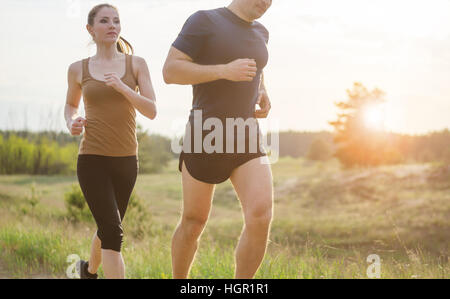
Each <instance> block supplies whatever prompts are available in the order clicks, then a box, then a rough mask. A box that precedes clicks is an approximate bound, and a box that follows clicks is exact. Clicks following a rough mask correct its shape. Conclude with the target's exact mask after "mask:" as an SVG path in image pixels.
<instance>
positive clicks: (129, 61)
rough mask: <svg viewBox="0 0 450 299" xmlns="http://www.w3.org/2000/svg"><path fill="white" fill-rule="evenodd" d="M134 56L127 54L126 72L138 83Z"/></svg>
mask: <svg viewBox="0 0 450 299" xmlns="http://www.w3.org/2000/svg"><path fill="white" fill-rule="evenodd" d="M132 56H133V55H129V54H125V59H126V68H127V69H126V72H127V74H128V76H130V77H131V78H132V79H133V80H134V82H135V83H136V84H137V79H136V76H135V75H134V71H133V65H132Z"/></svg>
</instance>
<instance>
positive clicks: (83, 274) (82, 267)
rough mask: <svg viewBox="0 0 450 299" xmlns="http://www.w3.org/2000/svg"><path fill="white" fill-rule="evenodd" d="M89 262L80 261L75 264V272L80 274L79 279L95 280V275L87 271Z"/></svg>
mask: <svg viewBox="0 0 450 299" xmlns="http://www.w3.org/2000/svg"><path fill="white" fill-rule="evenodd" d="M88 267H89V262H86V261H83V260H80V261H79V262H78V263H77V271H78V274H80V279H97V273H95V274H91V273H89V271H88Z"/></svg>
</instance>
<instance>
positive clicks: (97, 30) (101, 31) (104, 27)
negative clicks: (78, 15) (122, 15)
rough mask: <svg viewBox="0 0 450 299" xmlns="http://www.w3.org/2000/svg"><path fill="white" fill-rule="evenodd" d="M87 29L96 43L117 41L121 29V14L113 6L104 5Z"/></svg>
mask: <svg viewBox="0 0 450 299" xmlns="http://www.w3.org/2000/svg"><path fill="white" fill-rule="evenodd" d="M87 29H88V31H89V33H90V34H91V35H92V38H93V39H94V41H95V42H96V43H106V44H109V43H116V42H117V41H118V39H119V36H120V30H121V27H120V19H119V14H118V13H117V11H116V10H115V9H114V8H112V7H102V8H101V9H100V10H99V11H98V12H97V15H96V16H95V17H94V24H93V26H91V25H89V24H88V25H87Z"/></svg>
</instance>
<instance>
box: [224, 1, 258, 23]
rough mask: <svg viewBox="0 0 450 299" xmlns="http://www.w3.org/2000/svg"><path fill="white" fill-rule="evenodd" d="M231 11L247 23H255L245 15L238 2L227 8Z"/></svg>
mask: <svg viewBox="0 0 450 299" xmlns="http://www.w3.org/2000/svg"><path fill="white" fill-rule="evenodd" d="M227 8H228V9H229V10H231V11H232V12H233V13H234V14H235V15H237V16H238V17H239V18H241V19H243V20H244V21H247V22H253V21H254V20H252V19H251V18H249V17H248V16H247V15H245V13H244V12H243V9H242V8H241V7H240V5H239V3H238V2H237V1H233V2H232V3H231V4H230V5H228V7H227Z"/></svg>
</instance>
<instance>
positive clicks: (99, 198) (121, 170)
mask: <svg viewBox="0 0 450 299" xmlns="http://www.w3.org/2000/svg"><path fill="white" fill-rule="evenodd" d="M138 169H139V162H138V159H137V157H136V156H127V157H109V156H99V155H84V154H83V155H78V161H77V176H78V181H79V182H80V187H81V190H82V191H83V194H84V197H85V198H86V202H87V204H88V206H89V209H90V210H91V212H92V215H93V216H94V219H95V222H96V223H97V227H98V230H97V236H98V237H99V239H100V240H101V243H102V245H101V248H102V249H112V250H115V251H118V252H120V248H121V245H122V238H123V229H122V220H123V217H124V216H125V212H126V210H127V206H128V201H129V199H130V195H131V192H132V191H133V188H134V184H135V182H136V177H137V173H138Z"/></svg>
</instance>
